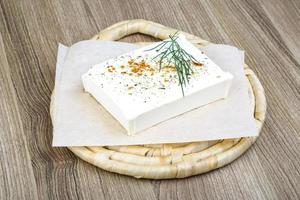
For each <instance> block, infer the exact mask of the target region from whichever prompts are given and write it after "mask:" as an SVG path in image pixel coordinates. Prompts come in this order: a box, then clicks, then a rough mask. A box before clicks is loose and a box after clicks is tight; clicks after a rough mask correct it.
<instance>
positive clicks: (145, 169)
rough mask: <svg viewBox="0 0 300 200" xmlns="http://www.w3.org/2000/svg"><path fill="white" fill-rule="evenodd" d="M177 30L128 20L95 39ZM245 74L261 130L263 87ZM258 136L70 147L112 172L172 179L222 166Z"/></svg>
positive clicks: (191, 38)
mask: <svg viewBox="0 0 300 200" xmlns="http://www.w3.org/2000/svg"><path fill="white" fill-rule="evenodd" d="M176 31H177V30H175V29H172V28H168V27H165V26H163V25H160V24H157V23H154V22H151V21H145V20H128V21H122V22H119V23H117V24H114V25H112V26H110V27H108V28H106V29H105V30H103V31H101V32H100V33H99V34H98V35H96V36H94V37H93V39H96V40H119V39H121V38H123V37H125V36H128V35H130V34H134V33H143V34H146V35H150V36H153V37H155V38H159V39H162V40H163V39H166V38H168V36H169V35H170V34H173V33H175V32H176ZM179 32H180V33H183V34H184V35H185V36H186V37H187V39H188V40H189V41H191V42H192V43H193V44H194V45H196V46H198V47H203V46H205V45H208V44H209V42H208V41H205V40H202V39H201V38H199V37H197V36H194V35H191V34H188V33H184V32H181V31H179ZM245 74H246V77H247V79H248V81H249V97H250V99H251V104H252V107H253V116H254V118H255V121H256V123H257V126H258V128H259V130H260V129H261V127H262V125H263V122H264V119H265V113H266V99H265V94H264V90H263V87H262V85H261V83H260V82H259V80H258V78H257V77H256V75H255V74H254V73H253V71H252V70H251V69H249V68H248V66H247V65H245ZM50 110H52V109H51V106H50ZM256 139H257V137H245V138H237V139H226V140H219V141H203V142H193V143H181V144H155V145H135V146H101V147H100V146H98V147H90V146H89V147H68V148H69V149H70V150H71V151H72V152H73V153H74V154H75V155H77V156H78V157H80V158H81V159H83V160H85V161H87V162H89V163H91V164H93V165H95V166H97V167H99V168H102V169H104V170H107V171H110V172H115V173H119V174H124V175H129V176H134V177H136V178H149V179H170V178H184V177H188V176H193V175H196V174H201V173H204V172H208V171H211V170H214V169H217V168H219V167H222V166H224V165H226V164H228V163H230V162H232V161H234V160H235V159H236V158H238V157H239V156H240V155H241V154H243V153H244V152H245V151H246V150H247V149H248V148H249V147H250V146H251V145H252V144H253V143H254V142H255V140H256Z"/></svg>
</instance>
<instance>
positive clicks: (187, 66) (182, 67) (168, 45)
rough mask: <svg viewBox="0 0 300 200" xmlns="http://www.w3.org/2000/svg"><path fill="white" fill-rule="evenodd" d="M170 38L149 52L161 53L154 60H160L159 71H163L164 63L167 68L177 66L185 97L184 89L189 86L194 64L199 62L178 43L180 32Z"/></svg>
mask: <svg viewBox="0 0 300 200" xmlns="http://www.w3.org/2000/svg"><path fill="white" fill-rule="evenodd" d="M169 38H170V39H169V40H165V41H162V42H161V43H160V44H158V45H157V46H155V47H153V48H151V49H148V50H147V51H151V50H154V49H155V50H156V51H157V52H159V54H158V55H156V56H155V57H154V58H153V59H159V70H161V68H162V64H163V63H167V66H169V65H171V64H173V65H174V66H175V68H176V72H177V75H178V81H179V85H180V86H181V91H182V95H183V96H184V88H183V87H186V85H187V84H189V80H190V76H191V75H192V73H193V69H192V63H193V62H194V63H198V61H197V60H196V59H195V58H194V57H193V56H192V55H191V54H189V53H187V52H186V51H185V50H184V49H183V48H181V47H180V45H179V44H178V42H177V41H176V40H177V38H178V32H176V33H174V34H173V35H169Z"/></svg>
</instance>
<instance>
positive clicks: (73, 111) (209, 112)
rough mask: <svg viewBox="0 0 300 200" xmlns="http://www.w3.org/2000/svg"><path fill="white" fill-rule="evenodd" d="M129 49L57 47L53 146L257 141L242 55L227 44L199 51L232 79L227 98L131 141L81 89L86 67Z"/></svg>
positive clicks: (88, 44)
mask: <svg viewBox="0 0 300 200" xmlns="http://www.w3.org/2000/svg"><path fill="white" fill-rule="evenodd" d="M135 48H137V47H135V46H134V45H132V44H128V43H122V42H110V41H81V42H79V43H76V44H74V45H72V46H71V47H70V48H68V47H65V46H63V45H61V44H60V45H59V49H58V55H57V66H56V79H55V94H54V99H53V100H54V102H53V103H54V104H53V146H97V145H100V146H106V145H134V144H154V143H177V142H191V141H203V140H216V139H227V138H238V137H245V136H256V135H258V130H257V127H256V125H255V122H254V119H253V115H252V113H251V107H250V100H249V97H248V86H247V82H246V81H247V80H246V78H245V75H244V71H243V63H244V53H243V52H242V51H240V50H238V49H237V48H235V47H232V46H227V45H210V46H208V47H206V48H204V49H202V50H203V51H204V52H205V53H206V54H207V55H208V57H210V58H211V59H212V60H213V61H214V62H215V63H216V64H218V65H219V66H220V67H221V68H222V69H223V70H225V71H229V72H231V73H232V74H233V75H234V80H233V84H232V87H231V89H230V92H229V95H228V98H227V99H225V100H220V101H217V102H214V103H211V104H208V105H206V106H203V107H200V108H198V109H195V110H192V111H190V112H188V113H186V114H183V115H180V116H178V117H175V118H172V119H170V120H167V121H165V122H162V123H160V124H158V125H156V126H154V127H151V128H149V129H147V130H145V131H143V132H140V133H138V135H136V136H127V135H126V134H125V133H126V132H125V129H123V128H122V126H121V125H120V124H119V123H118V121H117V120H115V119H114V118H113V117H112V116H111V115H110V114H109V113H108V112H107V111H106V110H105V109H104V108H103V107H102V106H101V105H100V104H99V103H97V102H96V100H95V99H94V98H93V97H91V96H90V95H89V94H87V93H85V92H84V90H83V86H82V82H81V75H82V74H83V73H84V72H86V71H87V70H88V69H89V68H90V67H91V66H93V65H95V64H97V63H99V62H102V61H104V60H107V59H109V58H111V57H115V56H117V55H120V54H123V53H126V52H129V51H131V50H133V49H135Z"/></svg>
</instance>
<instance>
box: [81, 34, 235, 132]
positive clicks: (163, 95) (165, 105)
mask: <svg viewBox="0 0 300 200" xmlns="http://www.w3.org/2000/svg"><path fill="white" fill-rule="evenodd" d="M176 41H177V42H178V44H179V45H180V47H181V48H183V49H184V50H185V51H186V52H188V53H189V54H190V55H192V56H193V57H194V58H195V59H196V60H197V62H193V63H192V64H191V68H192V70H193V73H192V74H191V75H190V78H189V83H188V84H187V85H186V86H184V87H183V90H184V95H183V93H182V89H181V86H180V84H179V79H178V74H177V70H176V67H175V66H174V65H172V64H170V63H162V65H161V68H160V67H159V61H158V60H157V59H154V58H155V56H156V55H158V52H157V51H156V49H153V50H151V49H152V48H154V47H156V46H157V45H158V44H159V43H153V44H151V45H149V46H146V47H143V48H139V49H137V50H134V51H132V52H129V53H126V54H123V55H121V56H118V57H116V58H113V59H110V60H108V61H105V62H102V63H100V64H97V65H95V66H93V67H92V68H91V69H89V71H88V72H86V73H85V74H84V75H83V76H82V81H83V86H84V89H85V91H86V92H88V93H90V94H91V95H92V96H93V97H94V98H95V99H96V100H97V101H98V102H99V103H100V104H101V105H102V106H103V107H104V108H105V109H106V110H107V111H108V112H109V113H110V114H111V115H112V116H113V117H114V118H115V119H117V120H118V121H119V123H120V124H121V125H122V126H123V127H124V128H125V129H126V130H127V133H128V135H134V134H136V133H138V132H139V131H142V130H144V129H147V128H149V127H152V126H154V125H155V124H158V123H160V122H162V121H165V120H168V119H170V118H172V117H175V116H178V115H180V114H183V113H185V112H187V111H190V110H192V109H195V108H198V107H200V106H203V105H206V104H208V103H211V102H214V101H216V100H219V99H222V98H226V96H227V94H228V91H229V88H230V84H231V81H232V78H233V76H232V75H231V74H230V73H228V72H224V71H222V70H221V69H220V68H219V67H218V66H217V65H216V64H215V63H214V62H213V61H212V60H210V59H209V58H208V57H207V56H206V55H205V54H204V53H203V52H201V51H200V50H199V49H198V48H196V47H195V46H194V45H193V44H191V43H190V42H189V41H188V40H187V39H186V38H185V37H184V36H182V35H180V36H179V37H178V38H177V40H176Z"/></svg>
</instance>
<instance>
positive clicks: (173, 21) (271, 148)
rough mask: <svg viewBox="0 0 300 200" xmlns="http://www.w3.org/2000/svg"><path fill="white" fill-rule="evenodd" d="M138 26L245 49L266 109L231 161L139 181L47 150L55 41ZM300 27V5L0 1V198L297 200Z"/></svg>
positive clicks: (290, 0)
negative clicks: (253, 138)
mask: <svg viewBox="0 0 300 200" xmlns="http://www.w3.org/2000/svg"><path fill="white" fill-rule="evenodd" d="M135 18H144V19H148V20H152V21H156V22H159V23H161V24H165V25H167V26H170V27H174V28H177V29H181V30H184V31H186V32H190V33H192V34H195V35H198V36H201V37H202V38H204V39H206V40H209V41H212V42H215V43H226V44H231V45H235V46H237V47H239V48H241V49H244V50H245V51H246V62H247V63H248V64H249V65H250V66H251V68H252V69H253V70H254V71H255V72H256V74H257V75H258V77H259V78H260V80H261V82H262V84H263V86H264V88H265V92H266V96H267V101H268V105H269V106H268V115H267V119H266V122H265V125H264V128H263V130H262V134H261V136H260V137H259V139H258V140H257V142H256V143H255V144H254V145H253V147H252V148H250V150H249V151H247V152H246V153H245V154H244V155H243V156H242V157H240V158H239V159H238V160H237V161H235V162H233V163H232V164H230V165H228V166H227V167H224V168H221V169H219V170H216V171H213V172H211V173H207V174H204V175H201V176H195V177H192V178H188V179H183V180H168V181H151V180H136V179H133V178H130V177H125V176H121V175H116V174H112V173H109V172H105V171H103V170H100V169H97V168H95V167H93V166H92V165H89V164H87V163H85V162H83V161H81V160H79V159H78V158H76V157H75V156H74V155H73V154H72V153H71V152H69V151H68V150H67V149H65V148H52V147H51V140H52V126H51V121H50V117H49V110H48V108H49V103H50V94H51V91H52V89H53V86H54V76H55V62H56V58H55V57H56V53H57V44H58V42H61V43H63V44H66V45H71V44H72V43H74V42H76V41H80V40H83V39H87V38H90V37H91V36H93V35H94V34H96V33H97V32H98V31H99V30H101V29H103V28H105V27H107V26H109V25H111V24H113V23H115V22H118V21H121V20H125V19H135ZM299 28H300V1H299V0H287V1H280V0H270V1H255V0H247V1H246V0H240V1H235V0H228V1H219V0H213V1H208V0H204V1H197V0H186V1H172V0H161V1H154V0H147V1H146V0H140V1H139V0H132V1H121V0H119V1H117V0H113V1H104V0H100V1H97V0H90V1H85V0H77V1H69V2H68V3H67V2H66V1H63V0H53V1H42V0H27V1H17V0H11V1H9V0H7V1H6V0H0V130H1V134H0V163H1V165H0V199H299V198H300V189H299V185H300V65H299V61H300V57H299V55H300V43H299V41H300V30H299ZM140 38H142V36H136V37H133V38H127V39H126V40H128V41H136V40H138V39H140ZM149 40H150V39H149Z"/></svg>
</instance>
